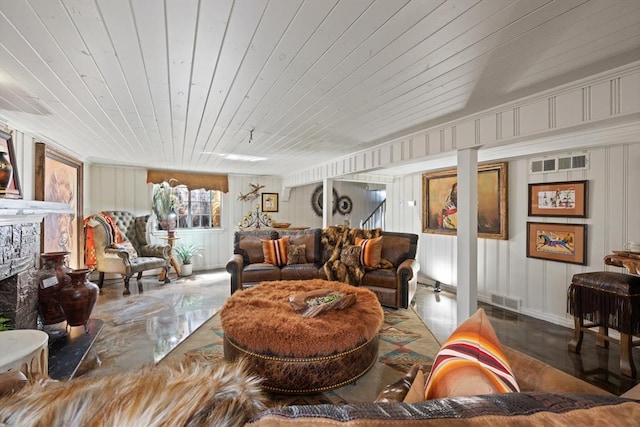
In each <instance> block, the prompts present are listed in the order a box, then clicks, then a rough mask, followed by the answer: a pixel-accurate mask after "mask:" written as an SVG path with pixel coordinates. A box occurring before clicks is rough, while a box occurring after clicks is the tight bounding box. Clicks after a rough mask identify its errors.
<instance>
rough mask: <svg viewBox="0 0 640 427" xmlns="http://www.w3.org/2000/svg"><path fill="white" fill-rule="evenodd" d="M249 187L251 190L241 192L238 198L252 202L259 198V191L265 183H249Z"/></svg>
mask: <svg viewBox="0 0 640 427" xmlns="http://www.w3.org/2000/svg"><path fill="white" fill-rule="evenodd" d="M249 187H250V188H251V191H249V192H248V193H247V194H242V193H240V195H238V200H240V201H242V202H251V201H253V200H255V199H257V198H258V191H260V190H261V189H263V188H264V185H260V184H251V183H249Z"/></svg>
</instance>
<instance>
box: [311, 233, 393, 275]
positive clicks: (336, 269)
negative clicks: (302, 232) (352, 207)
mask: <svg viewBox="0 0 640 427" xmlns="http://www.w3.org/2000/svg"><path fill="white" fill-rule="evenodd" d="M380 235H382V230H381V229H380V228H376V229H374V230H363V229H360V228H349V227H346V226H344V225H332V226H330V227H327V228H325V229H323V230H322V245H323V247H324V249H325V251H328V254H329V257H328V259H327V261H326V262H325V263H324V266H323V268H324V273H325V274H326V276H327V280H335V281H338V282H343V283H348V284H350V285H354V286H358V285H359V284H360V281H361V280H362V276H364V273H365V267H364V266H363V265H361V264H358V265H355V266H350V265H346V264H344V263H343V262H342V261H341V260H340V255H341V253H342V250H343V248H346V247H347V246H349V245H355V244H356V238H358V237H359V238H361V239H373V238H375V237H379V236H380ZM392 267H393V264H392V263H391V262H389V261H387V260H385V259H382V261H381V263H380V268H392Z"/></svg>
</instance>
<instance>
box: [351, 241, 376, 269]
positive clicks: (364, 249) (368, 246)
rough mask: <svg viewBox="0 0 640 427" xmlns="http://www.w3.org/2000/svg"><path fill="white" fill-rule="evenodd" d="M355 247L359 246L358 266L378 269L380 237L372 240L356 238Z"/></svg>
mask: <svg viewBox="0 0 640 427" xmlns="http://www.w3.org/2000/svg"><path fill="white" fill-rule="evenodd" d="M356 245H357V246H360V248H361V251H360V264H362V265H364V266H365V267H378V266H379V265H380V260H381V259H382V236H380V237H376V238H374V239H361V238H359V237H357V238H356Z"/></svg>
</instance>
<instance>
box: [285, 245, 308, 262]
mask: <svg viewBox="0 0 640 427" xmlns="http://www.w3.org/2000/svg"><path fill="white" fill-rule="evenodd" d="M306 263H307V245H306V244H304V243H303V244H301V245H289V246H287V265H294V264H306Z"/></svg>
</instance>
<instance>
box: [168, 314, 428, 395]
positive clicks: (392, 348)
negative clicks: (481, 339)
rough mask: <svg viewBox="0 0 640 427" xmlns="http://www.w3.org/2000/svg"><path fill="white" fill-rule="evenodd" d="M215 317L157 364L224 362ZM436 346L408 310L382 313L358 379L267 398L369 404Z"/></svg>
mask: <svg viewBox="0 0 640 427" xmlns="http://www.w3.org/2000/svg"><path fill="white" fill-rule="evenodd" d="M223 335H224V332H223V330H222V327H221V325H220V316H219V313H218V314H216V315H215V316H213V317H212V318H211V319H209V320H208V321H207V322H205V324H204V325H202V326H201V327H200V328H199V329H198V330H196V331H195V332H194V333H193V334H191V335H190V336H189V337H188V338H187V339H186V340H185V341H184V342H183V343H181V344H180V345H179V346H178V347H176V348H175V349H174V350H173V351H172V352H171V353H169V354H168V355H167V356H166V357H165V358H164V359H163V360H162V361H160V362H159V363H160V364H162V363H166V362H172V361H177V360H183V359H185V358H186V359H187V360H189V361H201V362H209V363H215V362H217V361H221V360H223V359H224V355H223ZM439 348H440V344H439V343H438V341H437V340H436V338H435V337H434V336H433V334H432V333H431V331H429V329H428V328H427V327H426V326H425V324H424V323H423V322H422V320H421V319H420V317H419V316H418V315H417V314H416V312H415V311H414V310H413V309H412V308H409V309H406V310H404V309H399V310H391V309H385V310H384V324H383V325H382V328H381V330H380V346H379V349H378V362H377V363H376V364H375V365H374V366H373V367H372V368H371V370H370V371H369V372H368V373H366V374H365V375H364V376H363V377H362V378H360V379H358V380H357V381H356V382H354V383H352V384H348V385H346V386H344V387H340V388H337V389H335V390H331V391H327V392H324V393H319V394H313V395H279V394H269V396H270V398H271V400H272V402H273V403H274V405H303V404H304V405H317V404H321V403H333V404H344V403H358V402H372V401H373V400H374V399H375V398H376V396H377V395H378V393H380V391H382V389H383V388H384V387H385V386H387V385H388V384H391V383H393V382H395V381H397V380H398V379H400V378H401V377H402V375H403V374H404V373H406V372H408V371H409V369H410V368H411V366H412V365H413V364H414V363H428V362H430V361H433V358H434V357H435V355H436V353H437V352H438V349H439Z"/></svg>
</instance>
